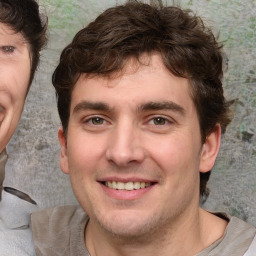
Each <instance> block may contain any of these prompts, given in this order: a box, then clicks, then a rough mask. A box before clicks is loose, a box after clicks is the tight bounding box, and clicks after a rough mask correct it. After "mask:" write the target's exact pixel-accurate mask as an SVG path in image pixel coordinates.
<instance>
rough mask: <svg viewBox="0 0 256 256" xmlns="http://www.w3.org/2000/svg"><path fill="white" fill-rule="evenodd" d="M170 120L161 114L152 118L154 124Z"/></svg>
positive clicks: (165, 122)
mask: <svg viewBox="0 0 256 256" xmlns="http://www.w3.org/2000/svg"><path fill="white" fill-rule="evenodd" d="M168 123H169V121H168V120H167V119H166V118H164V117H161V116H158V117H155V118H153V119H151V120H150V124H154V125H165V124H168Z"/></svg>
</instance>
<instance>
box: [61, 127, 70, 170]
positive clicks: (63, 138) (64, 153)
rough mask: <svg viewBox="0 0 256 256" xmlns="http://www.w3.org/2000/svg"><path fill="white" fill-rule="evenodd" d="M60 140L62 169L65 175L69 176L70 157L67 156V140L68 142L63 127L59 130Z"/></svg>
mask: <svg viewBox="0 0 256 256" xmlns="http://www.w3.org/2000/svg"><path fill="white" fill-rule="evenodd" d="M58 138H59V143H60V146H61V151H60V169H61V170H62V172H63V173H65V174H69V167H68V155H67V140H66V136H65V135H64V132H63V128H62V127H60V128H59V131H58Z"/></svg>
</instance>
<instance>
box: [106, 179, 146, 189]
mask: <svg viewBox="0 0 256 256" xmlns="http://www.w3.org/2000/svg"><path fill="white" fill-rule="evenodd" d="M105 186H107V187H109V188H113V189H117V190H128V191H131V190H134V189H143V188H147V187H149V186H151V183H150V182H139V181H136V182H131V181H129V182H126V183H124V182H120V181H106V182H105Z"/></svg>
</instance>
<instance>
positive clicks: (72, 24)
mask: <svg viewBox="0 0 256 256" xmlns="http://www.w3.org/2000/svg"><path fill="white" fill-rule="evenodd" d="M121 2H122V1H118V3H121ZM164 2H165V1H164ZM166 2H167V3H168V4H173V3H174V4H175V5H180V6H182V7H184V8H189V9H192V10H194V11H195V12H196V13H197V14H199V15H201V16H202V17H203V19H204V20H206V23H207V24H208V25H209V26H211V27H212V28H213V29H214V31H215V33H216V35H218V37H219V40H220V41H221V42H222V43H223V44H224V49H225V51H226V53H227V56H228V60H227V61H228V66H229V68H228V71H227V72H226V74H225V79H224V88H225V95H226V97H227V98H228V99H233V100H234V105H233V111H234V120H233V121H232V123H231V125H230V126H229V127H228V129H227V132H226V134H225V136H223V140H222V145H221V152H220V154H219V157H218V159H217V162H216V165H215V167H214V170H213V173H212V176H211V180H210V189H211V194H210V197H209V198H208V200H207V202H206V203H205V205H204V207H206V208H207V209H210V210H218V211H226V212H229V213H230V214H232V215H236V216H238V217H240V218H242V219H244V220H246V221H248V222H250V223H252V224H254V225H256V216H255V213H256V167H255V165H256V135H255V132H256V1H255V0H247V1H241V0H232V1H223V0H196V1H195V0H180V1H166ZM39 3H40V5H41V7H42V9H44V10H45V11H46V13H47V14H48V16H49V25H50V29H49V44H48V46H47V48H46V49H45V50H44V51H43V52H42V59H41V64H40V67H39V69H38V72H37V75H36V77H35V80H34V83H33V85H32V88H31V90H30V92H29V95H28V98H27V102H26V105H25V108H24V113H23V115H22V119H21V121H20V124H19V127H18V129H17V131H16V133H15V136H14V137H13V139H12V141H11V142H10V144H9V146H8V152H9V156H10V160H9V163H8V166H7V173H6V180H5V182H4V185H5V186H12V187H15V188H17V189H20V190H22V191H24V192H26V193H28V194H30V195H31V196H32V198H33V199H34V200H36V201H37V203H38V205H39V207H42V208H43V207H50V206H54V205H62V204H70V203H76V200H75V198H74V196H73V194H72V191H71V188H70V184H69V179H68V177H67V176H65V175H64V174H62V172H61V171H60V169H59V144H58V140H57V130H58V127H59V125H60V121H59V117H58V114H57V110H56V99H55V94H54V90H53V88H52V85H51V74H52V72H53V70H54V67H55V66H56V64H57V62H58V58H59V54H60V51H61V49H62V48H63V47H64V46H65V45H66V44H67V43H68V42H69V41H70V40H71V38H72V37H73V36H74V34H75V33H76V32H77V31H78V30H79V29H81V28H82V27H83V26H84V25H86V24H87V23H88V22H89V21H91V20H92V19H93V18H95V17H96V16H97V15H98V14H99V13H100V12H101V11H102V10H104V9H105V8H106V7H110V6H113V5H115V4H116V1H114V0H72V1H71V0H40V2H39Z"/></svg>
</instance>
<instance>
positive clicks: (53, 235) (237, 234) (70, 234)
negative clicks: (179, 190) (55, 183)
mask: <svg viewBox="0 0 256 256" xmlns="http://www.w3.org/2000/svg"><path fill="white" fill-rule="evenodd" d="M88 220H89V218H88V216H87V215H86V214H85V212H84V211H83V209H82V208H81V207H79V206H61V207H55V208H52V209H48V210H43V211H39V212H37V213H33V214H32V231H33V238H34V245H35V249H36V253H37V256H90V254H89V252H88V250H87V248H86V247H85V243H84V230H85V228H86V225H87V223H88ZM255 234H256V229H255V228H254V227H253V226H251V225H249V224H247V223H245V222H244V221H242V220H240V219H238V218H236V217H231V218H230V220H229V224H228V226H227V228H226V231H225V233H224V235H223V237H222V238H220V239H219V240H217V241H216V242H214V243H213V244H212V245H210V246H209V247H207V248H206V249H204V250H203V251H202V252H200V253H199V254H197V255H196V256H230V255H232V256H244V255H245V253H246V251H248V248H249V247H250V245H251V243H252V241H253V239H254V238H255ZM255 255H256V252H255V253H254V252H252V253H250V254H248V253H247V254H246V255H245V256H255Z"/></svg>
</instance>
